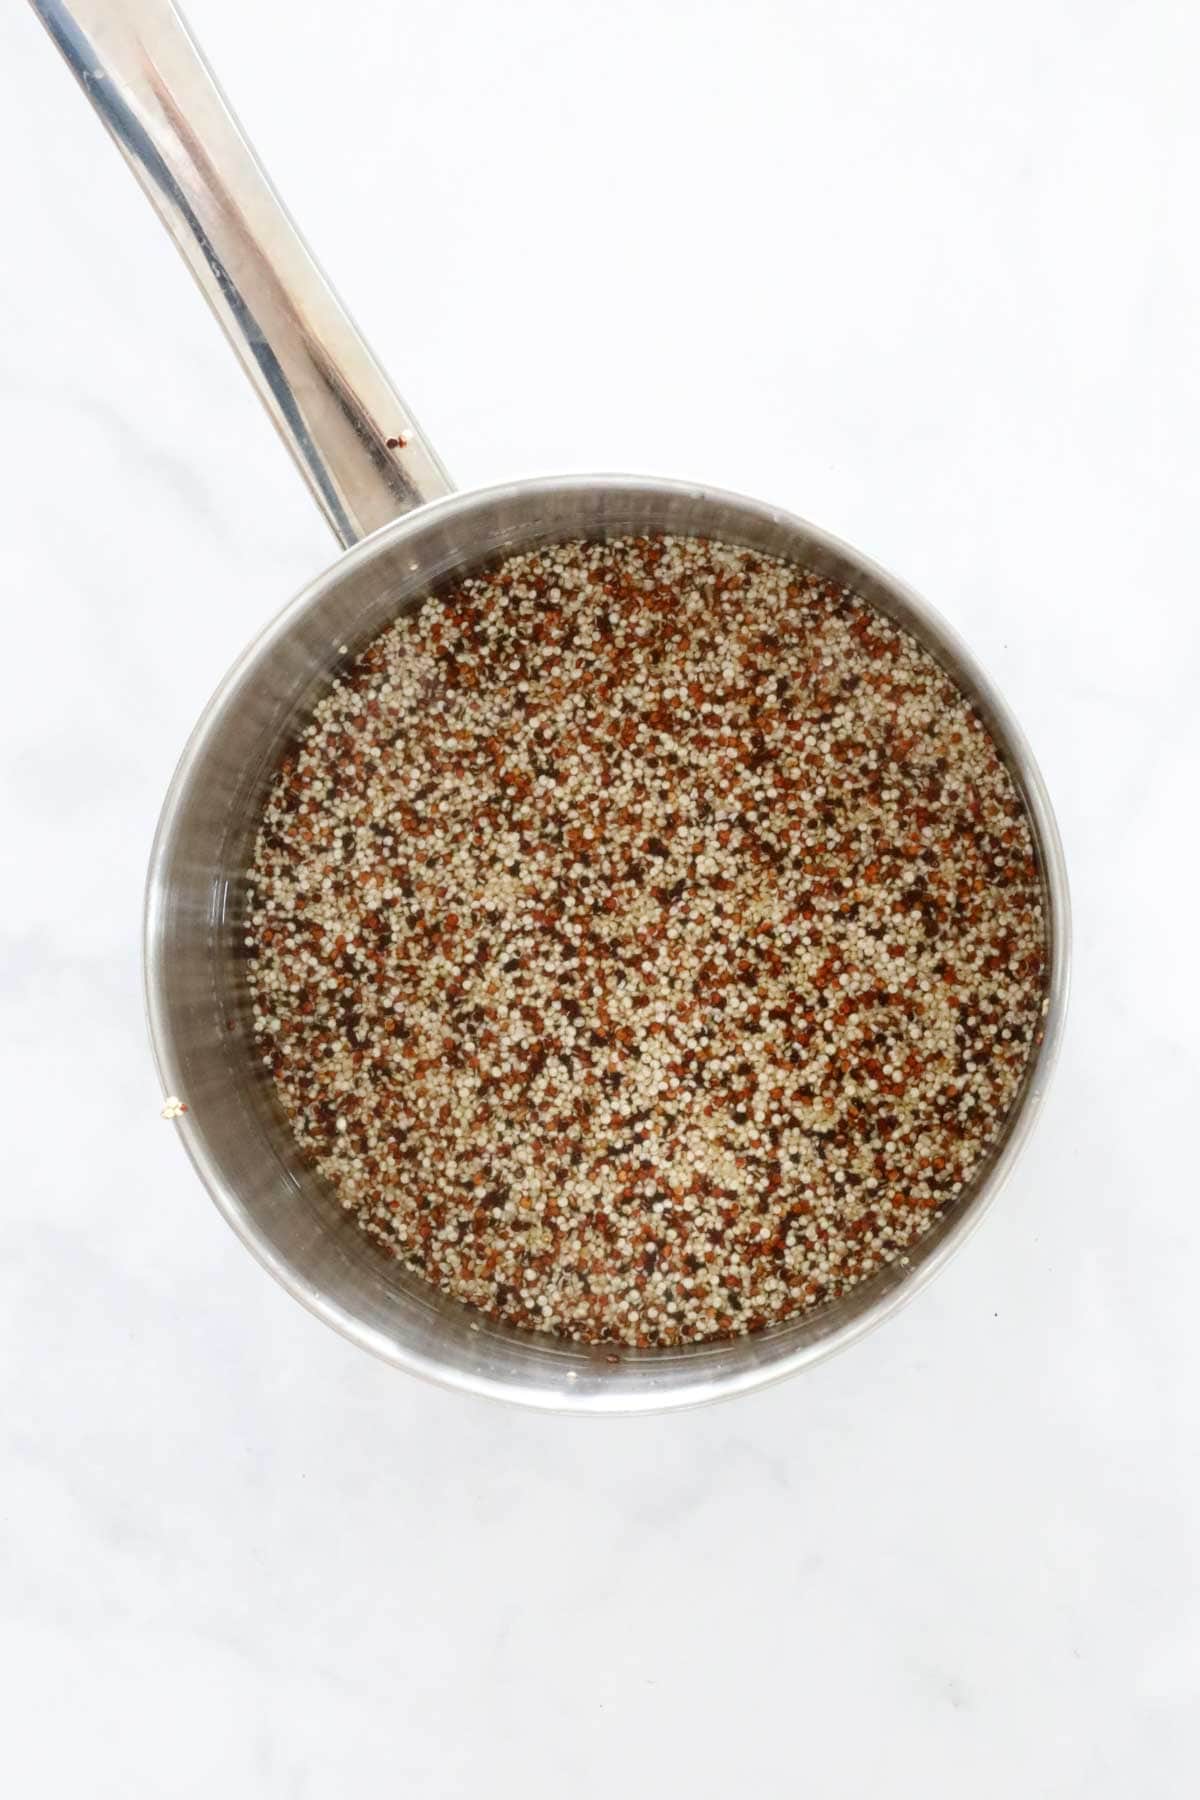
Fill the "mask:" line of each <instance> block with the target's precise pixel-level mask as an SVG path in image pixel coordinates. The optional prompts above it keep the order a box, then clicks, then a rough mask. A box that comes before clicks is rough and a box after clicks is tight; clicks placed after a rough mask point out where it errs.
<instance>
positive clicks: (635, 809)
mask: <svg viewBox="0 0 1200 1800" xmlns="http://www.w3.org/2000/svg"><path fill="white" fill-rule="evenodd" d="M249 886H250V892H249V897H248V902H247V912H246V918H245V926H244V935H245V940H246V945H247V948H248V950H249V953H250V962H249V969H250V985H251V993H252V998H253V1006H254V1030H255V1033H256V1034H257V1041H258V1044H259V1046H260V1054H261V1057H262V1061H263V1064H264V1065H265V1067H266V1069H268V1070H269V1071H270V1073H271V1076H272V1077H273V1079H274V1084H275V1088H276V1091H277V1093H278V1097H279V1100H280V1102H281V1104H282V1106H283V1109H284V1111H285V1112H286V1114H287V1116H288V1118H289V1120H290V1121H291V1125H292V1128H293V1130H294V1132H295V1135H296V1138H297V1140H298V1142H299V1145H300V1146H301V1149H302V1151H303V1152H304V1153H305V1155H306V1156H307V1157H308V1158H309V1159H310V1160H311V1161H312V1162H313V1163H314V1164H315V1165H316V1167H317V1168H318V1169H319V1170H320V1171H321V1172H322V1174H323V1175H324V1176H325V1178H326V1179H327V1180H328V1182H329V1183H330V1185H331V1187H332V1188H333V1190H334V1191H335V1192H336V1194H337V1195H338V1197H339V1199H340V1200H341V1203H342V1205H343V1206H344V1207H346V1208H347V1209H348V1210H349V1211H350V1212H352V1213H353V1214H354V1215H355V1217H356V1218H357V1220H358V1222H359V1223H360V1225H361V1226H362V1227H363V1229H364V1230H365V1231H366V1232H367V1233H368V1234H369V1235H370V1236H371V1237H372V1238H374V1239H375V1240H376V1241H377V1242H378V1243H379V1245H381V1246H382V1248H383V1249H384V1250H386V1251H388V1252H390V1253H391V1254H393V1255H394V1256H396V1257H398V1258H400V1259H401V1261H402V1262H403V1263H404V1264H405V1265H406V1266H407V1267H408V1268H410V1269H412V1270H414V1271H415V1272H417V1273H418V1274H420V1275H422V1276H424V1277H426V1278H427V1279H428V1280H429V1281H431V1282H433V1283H435V1284H436V1285H437V1286H438V1287H439V1288H441V1289H442V1290H444V1291H445V1292H446V1293H448V1294H451V1295H455V1296H457V1297H458V1298H459V1299H461V1300H462V1301H464V1302H466V1303H468V1304H470V1305H472V1306H474V1307H477V1308H480V1309H482V1310H483V1311H484V1312H486V1313H489V1314H492V1315H494V1316H496V1317H498V1318H501V1319H504V1320H506V1321H508V1322H509V1323H512V1324H515V1325H519V1326H525V1327H529V1328H532V1329H535V1330H541V1331H548V1332H553V1333H557V1334H560V1335H563V1336H567V1337H572V1338H576V1339H581V1340H585V1341H588V1342H594V1343H612V1344H623V1345H629V1346H639V1347H651V1346H657V1345H672V1344H681V1343H686V1342H694V1341H697V1340H703V1339H711V1338H720V1337H727V1336H731V1335H734V1334H740V1333H745V1332H751V1331H756V1330H761V1329H763V1328H765V1327H766V1326H768V1325H771V1324H773V1323H776V1322H778V1321H781V1320H783V1319H786V1318H788V1317H790V1316H792V1315H794V1314H796V1313H797V1312H800V1311H802V1310H803V1309H806V1308H809V1307H812V1306H814V1305H817V1304H819V1303H820V1302H822V1301H823V1300H827V1299H830V1298H833V1297H835V1296H837V1295H839V1294H841V1293H843V1292H845V1291H846V1290H847V1289H848V1288H850V1287H851V1286H853V1285H854V1284H855V1283H856V1282H859V1281H861V1280H862V1279H863V1278H864V1277H866V1276H869V1275H870V1274H872V1273H873V1272H874V1271H876V1270H878V1269H880V1268H881V1267H883V1266H884V1265H885V1264H886V1263H888V1262H890V1261H892V1260H894V1259H897V1258H903V1256H904V1252H905V1251H906V1250H907V1248H908V1247H909V1246H910V1245H911V1244H912V1243H913V1242H914V1241H915V1240H916V1239H917V1238H918V1237H920V1235H921V1234H922V1233H923V1232H925V1231H926V1230H928V1228H929V1227H930V1225H931V1224H932V1223H933V1222H934V1221H935V1220H936V1219H937V1218H938V1217H939V1216H940V1215H941V1213H942V1211H943V1210H944V1209H945V1208H947V1207H949V1206H951V1205H953V1203H954V1200H955V1197H956V1196H957V1195H958V1194H959V1193H961V1191H962V1189H963V1187H964V1186H965V1184H966V1183H968V1182H969V1181H970V1179H971V1176H972V1173H973V1172H974V1170H975V1169H976V1168H977V1167H978V1165H979V1163H980V1161H981V1159H982V1158H983V1157H984V1156H985V1155H986V1154H987V1152H988V1150H989V1149H990V1148H991V1146H992V1145H993V1144H994V1142H995V1140H996V1138H997V1136H998V1134H999V1133H1000V1131H1001V1129H1002V1128H1003V1125H1004V1123H1005V1120H1006V1118H1007V1116H1008V1114H1009V1112H1010V1109H1011V1107H1012V1105H1013V1102H1014V1100H1015V1098H1016V1096H1017V1093H1018V1090H1019V1087H1020V1084H1021V1079H1022V1076H1023V1074H1024V1072H1025V1068H1026V1065H1027V1062H1028V1059H1029V1055H1030V1052H1031V1049H1032V1047H1033V1045H1034V1043H1035V1041H1036V1035H1037V1032H1038V1030H1039V1025H1040V1018H1041V1011H1042V1002H1043V998H1044V993H1045V971H1046V943H1045V922H1044V918H1043V909H1042V890H1041V881H1040V876H1039V871H1038V869H1037V866H1036V861H1035V856H1034V850H1033V843H1032V839H1031V835H1030V829H1029V824H1028V820H1027V818H1026V816H1025V812H1024V808H1023V806H1022V803H1021V800H1020V798H1019V796H1018V794H1017V791H1016V789H1015V787H1014V786H1013V783H1012V780H1011V778H1010V776H1009V774H1008V772H1007V770H1006V769H1005V767H1004V765H1003V763H1002V761H1001V759H1000V756H999V754H998V752H997V749H996V747H995V744H994V743H993V741H992V738H991V737H990V735H989V733H988V732H987V730H986V728H985V727H984V725H983V722H982V720H981V719H980V718H979V716H978V715H977V714H976V713H975V711H974V710H973V709H972V707H971V705H970V703H969V701H968V700H967V699H966V698H965V697H964V696H963V694H962V693H961V692H960V691H959V689H958V688H957V687H956V686H955V684H954V682H953V681H952V680H951V678H950V677H949V676H948V675H947V674H946V672H945V671H944V670H943V669H942V668H941V667H940V666H939V665H938V664H937V663H936V662H935V661H934V659H933V658H932V657H931V656H930V655H929V654H928V653H927V652H926V651H925V650H924V649H923V648H922V647H921V646H920V645H918V644H917V643H916V641H915V640H914V639H913V638H911V637H910V636H909V635H908V634H907V633H906V632H904V631H903V630H902V629H901V628H900V627H898V626H896V625H894V624H892V623H891V622H890V621H889V620H887V619H885V618H884V617H883V616H882V615H880V614H879V613H878V612H876V611H875V609H874V608H872V607H871V606H869V605H868V604H866V603H865V602H863V601H861V600H859V599H857V598H855V597H854V596H853V595H852V594H850V593H847V592H845V591H843V590H842V589H840V588H838V587H836V586H833V585H831V584H830V583H828V582H826V581H823V580H821V579H820V578H818V577H814V576H811V575H809V574H806V573H805V572H803V571H802V570H800V569H797V568H796V567H794V566H792V565H790V564H787V563H785V562H781V561H778V560H775V559H773V558H771V557H766V556H763V555H760V554H757V553H752V552H749V551H746V550H742V549H738V548H734V547H729V546H725V545H721V544H716V543H709V542H705V541H701V540H693V539H672V538H669V537H659V538H628V539H620V540H616V541H612V542H607V543H579V542H574V543H567V544H562V545H557V546H552V547H550V548H548V549H545V550H541V551H537V552H530V553H526V554H522V555H520V556H515V557H512V558H510V559H509V560H508V561H507V562H505V563H503V564H501V565H500V566H499V567H498V568H497V569H495V570H493V571H491V572H489V573H486V574H482V575H480V576H478V577H475V578H473V579H470V580H466V581H463V582H461V583H460V584H459V585H458V586H457V587H455V588H453V589H452V590H451V591H449V592H448V593H446V594H444V595H441V596H437V597H432V598H429V599H427V600H426V601H425V602H423V603H422V604H421V605H420V606H419V607H418V608H417V610H416V611H415V612H414V613H413V614H411V615H409V616H407V617H405V618H403V619H400V620H399V621H398V622H397V623H396V624H395V625H394V626H392V627H391V628H390V629H389V630H387V631H385V632H384V633H383V634H382V635H381V636H379V637H377V638H376V639H375V640H374V641H373V642H371V643H370V644H369V645H368V646H367V647H366V648H365V649H364V650H362V651H361V652H360V653H359V654H358V655H357V656H356V657H355V658H354V659H353V660H352V661H351V663H350V664H349V665H348V667H346V669H345V670H344V671H343V672H342V673H341V674H340V675H339V676H338V678H337V679H336V680H335V681H334V682H333V683H332V685H331V688H330V691H329V693H328V694H327V695H326V696H325V698H324V699H322V700H321V702H320V703H319V705H318V706H317V708H316V710H315V713H314V715H313V718H312V721H311V723H310V725H309V726H308V728H307V730H306V731H305V733H304V735H303V736H302V738H301V739H300V741H299V743H298V745H297V747H296V749H295V750H294V752H293V753H292V754H290V755H289V756H288V757H287V758H286V760H285V761H284V763H283V764H282V766H281V767H280V769H279V772H278V774H277V776H276V778H275V780H274V784H273V786H272V788H271V792H270V796H269V799H268V803H267V806H266V810H265V814H264V818H263V821H262V827H261V830H260V832H259V835H258V840H257V846H256V850H255V855H254V862H253V867H252V869H251V871H250V877H249Z"/></svg>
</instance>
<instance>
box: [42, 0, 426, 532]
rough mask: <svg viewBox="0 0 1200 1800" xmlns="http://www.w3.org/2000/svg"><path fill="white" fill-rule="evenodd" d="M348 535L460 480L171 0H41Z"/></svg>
mask: <svg viewBox="0 0 1200 1800" xmlns="http://www.w3.org/2000/svg"><path fill="white" fill-rule="evenodd" d="M32 4H33V7H34V10H35V12H37V14H38V16H39V17H40V18H41V20H42V23H43V24H44V25H45V27H46V29H47V31H48V32H49V33H50V35H51V37H52V38H53V39H54V41H55V43H56V44H57V45H58V48H59V49H60V50H61V51H62V54H63V56H64V57H65V58H66V60H67V62H68V64H69V65H70V68H71V72H72V73H73V74H74V76H75V78H76V80H77V81H78V82H79V84H80V86H81V87H82V88H83V90H84V92H85V94H86V95H87V97H88V99H89V100H90V101H91V103H92V105H93V106H94V107H95V109H96V111H97V113H99V115H100V118H101V119H102V120H103V122H104V124H105V126H106V127H107V128H108V130H109V132H110V133H111V135H112V137H113V138H114V139H115V140H116V143H117V146H118V148H119V149H120V151H121V153H122V155H123V156H124V157H125V160H126V161H127V162H128V163H129V165H130V167H131V168H132V170H133V172H134V174H135V175H136V176H137V178H138V180H139V181H140V182H141V184H142V186H143V188H144V189H145V190H146V192H147V194H148V195H149V197H150V200H151V201H152V203H153V205H154V207H155V209H156V210H157V212H158V214H159V217H160V218H161V219H162V221H163V223H164V225H165V226H166V227H167V230H168V231H169V232H170V233H171V236H172V237H173V238H174V239H175V242H176V243H177V244H178V246H179V248H180V250H181V251H182V252H183V255H184V256H185V257H186V259H187V262H188V265H189V267H190V268H191V271H192V273H193V275H194V276H195V277H196V280H197V282H198V283H199V285H200V288H201V290H202V291H203V293H204V295H205V298H206V299H207V300H208V302H209V304H210V306H211V307H212V309H213V311H214V312H215V313H216V315H217V317H218V319H219V320H220V321H221V324H222V325H223V326H224V328H225V331H226V333H227V335H228V337H229V339H230V342H231V343H232V344H233V347H234V349H235V350H236V351H237V353H238V356H239V358H240V360H241V363H242V366H243V368H244V369H245V370H246V373H247V374H248V375H249V377H250V379H251V381H252V382H253V384H254V387H255V389H256V390H257V392H258V394H259V396H260V398H261V399H262V401H263V403H264V405H265V406H266V408H267V411H268V412H269V413H270V415H271V417H272V419H273V420H274V421H275V425H276V427H277V429H278V431H279V433H280V436H281V437H282V438H283V441H284V443H285V444H286V445H287V447H288V449H289V450H290V451H291V453H292V455H293V456H294V457H295V459H296V462H297V463H298V465H299V467H300V469H301V472H302V473H303V475H304V478H305V480H306V481H307V482H308V484H309V487H310V488H311V489H312V491H313V494H314V496H315V497H316V500H317V504H318V505H319V506H320V508H321V510H322V512H323V513H324V514H325V516H326V518H327V519H328V520H329V523H330V525H331V526H332V527H333V530H334V532H335V533H336V534H337V537H338V539H339V540H340V542H341V543H342V544H346V545H349V544H353V543H355V542H356V541H357V540H358V539H359V538H361V537H364V536H365V535H366V533H367V532H369V531H374V530H375V529H376V527H377V526H379V525H385V524H387V522H388V521H389V520H390V519H394V518H396V517H397V515H398V514H400V513H403V512H408V511H409V510H410V509H411V508H412V507H414V506H419V505H420V504H421V503H422V501H425V500H433V499H437V498H438V497H439V496H440V495H442V494H447V493H449V492H450V491H451V487H452V483H451V481H450V478H449V476H448V475H447V474H446V471H445V469H443V467H442V465H441V463H440V462H439V460H438V458H437V456H436V455H435V453H434V451H433V449H432V448H431V446H430V445H429V444H428V443H427V442H426V440H425V438H424V437H423V436H422V434H421V432H420V431H419V430H418V429H417V427H416V425H415V424H414V423H413V420H412V417H411V415H410V414H409V412H408V410H407V408H406V407H405V406H404V403H403V402H402V401H401V399H400V397H399V395H398V394H397V393H396V391H395V389H394V388H393V387H392V385H391V383H390V382H389V380H388V379H387V376H386V375H385V374H384V373H383V370H382V369H381V368H380V367H379V364H378V363H377V362H376V361H375V358H374V356H373V355H372V354H371V352H370V350H369V349H368V347H367V345H366V344H365V343H364V341H363V339H362V337H361V336H360V335H359V332H358V330H357V328H356V327H355V325H354V323H353V321H352V320H351V319H350V318H349V317H348V315H347V313H346V312H345V310H344V308H343V307H342V304H341V302H340V301H339V299H338V297H337V295H336V294H335V293H334V291H333V289H332V288H331V287H330V286H329V283H328V282H327V281H326V279H325V277H324V275H323V274H322V273H321V271H320V269H319V268H318V267H317V264H316V263H315V262H314V261H313V258H312V255H311V254H310V252H309V250H308V248H307V246H306V245H305V243H304V240H303V239H302V238H301V236H300V234H299V232H298V231H297V230H296V227H295V226H294V225H293V223H292V221H291V219H290V218H289V217H288V214H287V212H286V211H285V210H284V207H283V205H282V203H281V201H280V199H279V197H278V195H277V194H276V193H275V191H274V189H273V188H272V186H271V184H270V182H269V181H268V180H267V177H266V174H265V173H264V171H263V169H262V167H261V165H260V164H259V162H258V159H257V157H256V156H255V154H254V152H253V150H252V149H251V148H250V145H249V144H248V143H247V142H246V139H245V137H244V136H243V135H242V132H241V128H240V127H239V125H238V122H237V120H236V119H235V118H234V116H233V114H232V112H231V111H230V109H229V106H228V104H227V102H226V100H225V98H224V96H223V95H222V93H221V90H220V88H219V87H218V86H217V84H216V81H215V79H214V78H213V75H212V72H211V70H210V69H209V67H208V64H207V63H206V62H205V60H204V58H203V56H202V55H201V53H200V50H199V48H198V46H197V45H196V43H195V41H194V39H193V38H192V36H191V34H190V33H189V31H188V28H187V26H186V24H185V23H184V21H183V19H182V18H181V17H180V14H179V13H178V11H177V10H176V9H175V7H174V6H172V5H171V4H170V0H32Z"/></svg>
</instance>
